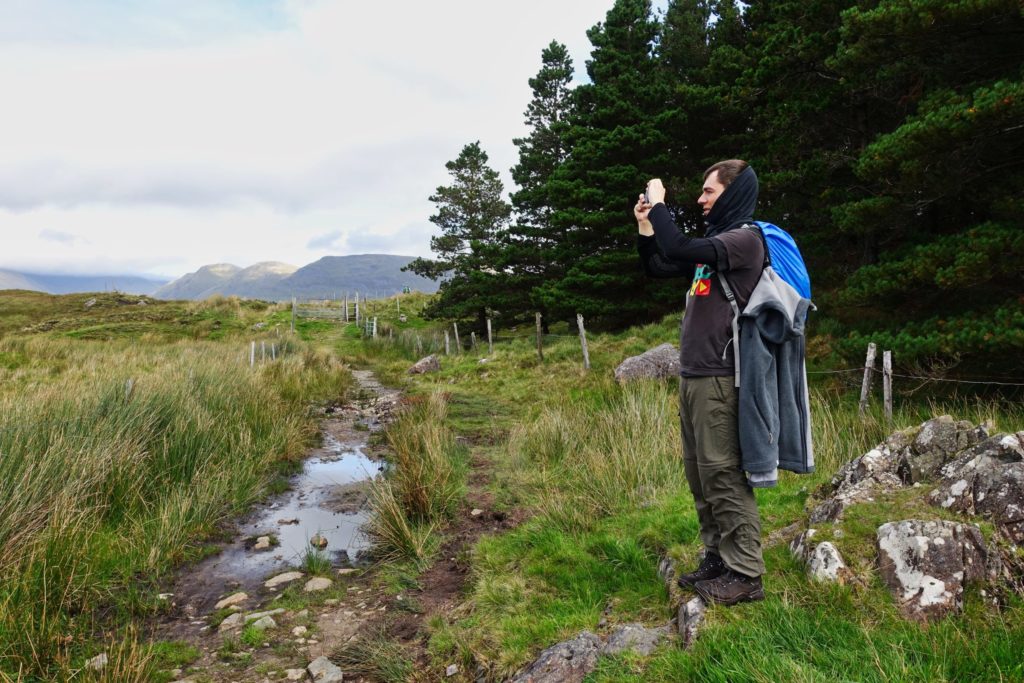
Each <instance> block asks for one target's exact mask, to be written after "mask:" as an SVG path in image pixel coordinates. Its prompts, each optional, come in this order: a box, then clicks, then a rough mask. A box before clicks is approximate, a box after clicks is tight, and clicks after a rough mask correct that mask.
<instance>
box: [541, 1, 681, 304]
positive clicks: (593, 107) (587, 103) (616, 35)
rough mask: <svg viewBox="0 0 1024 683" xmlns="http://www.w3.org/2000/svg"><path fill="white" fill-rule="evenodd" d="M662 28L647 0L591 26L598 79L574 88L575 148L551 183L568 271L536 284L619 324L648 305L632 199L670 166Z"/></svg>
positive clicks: (592, 64)
mask: <svg viewBox="0 0 1024 683" xmlns="http://www.w3.org/2000/svg"><path fill="white" fill-rule="evenodd" d="M657 33H658V24H657V22H656V21H655V20H654V18H653V17H652V15H651V6H650V2H649V1H648V0H617V1H616V3H615V5H614V6H613V7H612V9H610V10H609V11H608V13H607V16H606V20H605V21H604V22H603V23H600V24H598V25H596V26H594V27H593V28H591V29H590V30H589V31H588V33H587V35H588V37H589V38H590V41H591V44H592V45H593V47H594V49H593V51H592V53H591V59H590V60H589V61H588V62H587V73H588V75H589V76H590V81H591V82H590V83H587V84H584V85H580V86H578V87H577V88H576V89H575V90H574V91H573V96H574V97H573V99H574V106H573V109H572V115H571V118H570V125H569V128H568V130H567V132H566V139H567V141H568V147H569V150H570V151H569V156H568V157H567V158H566V159H565V161H564V163H562V164H561V165H560V166H559V167H558V168H557V169H556V170H555V172H554V173H553V174H552V177H551V180H550V182H549V183H548V186H549V195H548V196H549V197H550V201H551V205H552V209H553V210H552V213H551V216H550V222H551V225H552V226H554V230H555V234H556V235H557V239H558V243H557V244H556V245H554V246H553V249H552V253H553V254H554V258H555V260H556V262H557V263H564V264H567V265H568V268H567V271H566V273H565V276H564V277H562V278H560V279H558V280H556V281H549V282H546V283H544V284H543V285H542V286H541V287H540V288H538V290H537V294H538V299H539V301H540V302H541V303H542V304H543V305H544V306H545V307H546V308H547V309H548V310H550V311H551V312H552V315H553V316H558V317H561V318H564V319H571V318H572V317H573V316H574V314H575V313H582V314H583V315H584V316H586V317H588V318H596V319H597V322H598V323H605V324H619V323H622V322H631V321H636V320H641V319H646V318H648V317H649V315H650V310H651V306H652V303H651V300H650V297H649V296H648V293H647V292H646V290H645V287H646V282H645V279H644V278H643V276H642V272H641V269H640V265H639V262H638V259H637V256H636V247H635V242H636V222H635V220H634V219H633V216H632V207H633V204H634V203H635V202H636V197H637V194H638V193H639V192H641V191H643V188H644V183H645V182H646V181H647V179H649V178H650V177H652V176H653V175H655V174H656V173H657V172H658V171H659V169H662V168H664V166H665V163H664V159H663V158H662V157H661V156H660V155H661V154H662V153H663V150H664V146H665V135H664V134H663V132H662V131H661V130H660V129H659V125H658V123H659V121H658V118H659V115H660V113H661V111H662V110H663V108H664V102H665V97H664V88H663V83H662V79H661V78H660V77H659V76H658V74H657V73H656V70H655V62H654V59H653V48H654V44H655V40H656V37H657Z"/></svg>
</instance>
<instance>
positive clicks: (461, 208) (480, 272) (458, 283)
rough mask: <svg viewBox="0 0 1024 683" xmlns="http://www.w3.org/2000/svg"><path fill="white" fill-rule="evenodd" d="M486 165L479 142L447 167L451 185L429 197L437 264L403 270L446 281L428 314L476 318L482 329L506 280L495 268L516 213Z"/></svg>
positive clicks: (424, 263) (421, 261)
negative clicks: (502, 239)
mask: <svg viewBox="0 0 1024 683" xmlns="http://www.w3.org/2000/svg"><path fill="white" fill-rule="evenodd" d="M487 160H488V159H487V153H486V152H484V151H483V150H482V149H481V148H480V143H479V141H478V142H473V143H471V144H468V145H466V146H465V147H463V149H462V152H461V153H460V154H459V156H458V158H457V159H455V160H454V161H449V162H448V163H447V164H445V168H447V169H448V172H449V173H450V174H451V176H452V184H451V185H444V186H441V187H439V188H437V191H436V192H435V193H434V194H433V195H431V197H430V201H432V202H434V204H436V205H437V213H436V214H434V215H433V216H431V217H430V222H431V223H433V224H434V225H436V226H437V227H439V228H440V229H441V234H440V235H436V236H434V237H432V238H430V249H431V251H433V252H434V253H435V254H436V255H437V257H438V258H437V259H436V260H431V259H424V258H418V259H415V260H413V261H412V262H411V263H409V265H408V266H406V267H405V268H404V269H403V270H411V271H412V272H414V273H416V274H417V275H422V276H424V277H428V278H430V279H432V280H437V279H440V278H446V279H445V280H444V281H443V282H442V283H441V287H440V290H439V296H438V297H437V298H436V299H435V300H434V301H433V302H432V303H431V305H430V308H429V309H428V314H430V315H436V316H443V317H446V318H475V319H476V322H477V325H478V327H479V328H480V329H483V327H484V324H485V321H486V317H487V309H488V308H490V307H492V306H493V305H494V303H495V302H494V297H495V295H496V292H498V291H499V290H500V285H499V282H500V280H501V276H500V274H499V273H497V272H496V271H495V269H494V267H493V264H494V262H495V260H496V258H495V252H496V249H497V237H498V234H499V233H500V232H501V231H502V230H504V229H505V228H506V227H507V224H508V220H509V216H510V214H511V212H512V207H511V206H509V204H508V203H507V202H506V201H505V200H504V199H503V198H502V195H503V194H504V191H505V188H504V186H503V185H502V182H501V179H500V178H499V177H498V172H497V171H495V170H494V169H492V168H491V167H490V166H488V165H487Z"/></svg>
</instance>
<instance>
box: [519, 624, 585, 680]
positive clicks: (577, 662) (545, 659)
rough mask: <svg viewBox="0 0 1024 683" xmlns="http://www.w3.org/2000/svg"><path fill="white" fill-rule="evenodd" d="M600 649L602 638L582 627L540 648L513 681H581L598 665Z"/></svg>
mask: <svg viewBox="0 0 1024 683" xmlns="http://www.w3.org/2000/svg"><path fill="white" fill-rule="evenodd" d="M600 652H601V639H600V638H598V637H597V636H596V635H594V634H593V633H591V632H589V631H584V632H583V633H581V634H579V635H578V636H576V637H575V638H573V639H571V640H566V641H563V642H561V643H558V644H557V645H552V646H551V647H549V648H548V649H546V650H544V651H543V652H541V653H540V656H539V657H538V658H537V660H536V661H535V662H534V663H533V664H531V665H530V666H529V667H527V668H526V670H524V671H523V672H522V673H520V674H519V675H518V676H516V677H515V678H513V679H512V683H581V682H582V681H583V679H584V678H586V676H587V674H589V673H590V672H591V671H593V670H594V668H595V667H596V666H597V658H598V655H599V654H600Z"/></svg>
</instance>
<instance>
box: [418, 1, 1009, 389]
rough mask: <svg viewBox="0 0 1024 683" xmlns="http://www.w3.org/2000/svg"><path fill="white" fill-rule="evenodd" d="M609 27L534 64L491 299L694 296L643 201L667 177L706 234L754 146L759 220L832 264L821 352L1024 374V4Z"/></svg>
mask: <svg viewBox="0 0 1024 683" xmlns="http://www.w3.org/2000/svg"><path fill="white" fill-rule="evenodd" d="M588 36H589V38H590V40H591V43H592V45H593V51H592V53H591V56H590V59H589V60H588V61H587V63H586V66H587V76H588V79H587V80H586V81H585V82H583V83H581V84H579V85H577V86H576V87H575V88H571V87H570V74H571V62H570V60H569V57H568V54H567V53H566V51H565V48H564V47H563V46H561V45H559V44H558V43H552V44H551V45H550V46H549V47H548V48H546V49H545V50H544V53H543V54H542V63H543V67H542V69H541V71H540V72H539V73H538V75H537V77H536V78H534V79H532V80H531V81H530V84H531V86H532V87H533V89H534V101H533V102H532V103H531V104H530V108H529V109H528V111H527V124H528V125H529V127H530V131H531V132H530V134H529V136H528V137H526V138H524V139H521V140H517V141H516V144H517V145H518V146H519V148H520V163H519V164H518V165H517V166H516V168H515V169H513V178H514V180H515V182H516V183H517V184H518V185H519V189H518V190H517V191H516V192H514V193H513V195H512V199H513V206H514V209H515V219H514V220H513V221H512V223H511V225H512V227H511V228H509V229H504V228H503V227H502V226H503V225H504V223H503V221H504V220H505V216H507V214H503V213H501V212H499V213H498V214H496V220H495V223H494V225H493V226H491V227H490V228H489V229H488V230H487V231H485V232H486V234H487V235H490V236H491V238H492V241H491V242H490V246H489V247H488V248H487V249H483V250H482V251H481V252H480V253H481V254H484V253H486V254H487V255H488V258H489V259H490V260H487V259H483V260H481V259H482V258H483V257H481V258H478V259H477V260H476V261H474V262H473V263H474V266H473V267H474V268H477V269H478V270H482V269H487V271H488V272H489V275H488V276H487V278H488V280H489V281H490V283H491V284H493V285H494V289H495V290H501V291H502V292H503V293H504V294H503V295H504V299H503V300H499V299H500V298H495V297H492V298H491V300H490V301H489V303H488V305H490V306H492V307H493V308H495V309H498V310H499V311H501V312H502V313H503V314H504V315H505V317H506V318H510V319H515V318H519V317H526V316H527V315H529V314H530V313H531V312H532V311H533V310H543V311H544V312H545V313H546V314H549V317H551V318H555V319H557V318H563V319H569V318H571V317H572V316H573V315H574V314H575V313H577V312H580V313H583V314H584V315H585V316H587V317H588V319H589V320H590V321H591V322H592V324H596V325H601V326H605V327H617V326H621V325H624V324H627V323H632V322H636V321H639V320H644V319H649V317H650V316H652V315H655V314H659V313H663V312H665V311H667V310H671V309H673V308H678V306H679V305H680V304H681V303H682V301H683V290H684V288H683V287H682V286H679V285H678V283H676V284H671V283H670V284H669V285H668V286H666V285H665V284H663V283H652V282H649V281H645V279H644V278H643V277H642V275H641V272H640V269H639V264H638V263H637V259H636V256H635V248H634V239H635V238H634V237H633V234H634V232H635V229H636V228H635V223H634V221H633V218H632V215H631V211H630V208H631V206H632V204H633V202H634V201H635V199H636V196H637V193H638V192H639V191H640V190H642V188H643V186H644V182H645V181H646V180H647V179H648V178H650V177H652V176H659V177H662V178H663V179H665V181H666V184H667V185H668V187H669V190H670V193H669V198H668V203H669V208H670V210H671V211H672V212H673V214H674V215H675V216H676V217H677V220H678V223H679V224H680V226H681V227H683V228H684V229H686V230H687V231H691V232H693V233H695V234H699V233H700V231H701V230H702V225H701V218H700V213H699V212H698V211H697V208H696V205H695V198H696V196H697V194H698V191H699V186H700V181H701V173H702V171H703V169H704V168H706V167H707V166H708V165H710V164H711V163H713V162H715V161H717V160H719V159H722V158H729V157H741V158H746V159H748V160H749V161H750V162H751V163H752V164H753V165H754V167H755V168H756V169H757V171H758V174H759V177H760V179H761V186H762V189H761V204H760V209H759V215H758V218H762V219H766V220H771V221H773V222H776V223H778V224H780V225H783V226H784V227H786V228H787V229H788V230H790V232H792V233H793V234H794V236H795V237H796V238H797V239H798V241H799V242H800V244H801V247H802V248H803V251H804V255H805V258H806V259H807V261H808V263H809V266H810V271H811V274H812V277H813V278H814V280H815V291H816V296H817V302H816V303H817V304H818V306H819V313H818V314H817V315H816V316H815V320H814V323H813V324H812V333H816V334H819V335H820V336H821V337H822V338H823V339H825V340H829V341H830V343H827V344H819V345H817V348H823V349H832V350H834V351H836V352H838V353H840V354H842V355H845V356H847V357H849V358H851V359H852V358H854V357H856V356H858V355H861V354H862V353H863V348H864V346H865V345H866V343H867V341H870V340H874V341H878V342H879V343H881V344H883V345H884V346H885V347H886V348H891V349H892V350H893V351H894V353H895V356H896V359H897V363H898V364H901V365H903V366H905V367H906V366H913V367H915V368H918V369H928V368H929V367H932V366H936V365H938V366H941V367H944V368H948V367H956V368H958V369H959V371H960V372H961V373H969V374H972V375H977V374H979V373H985V374H988V375H991V376H993V377H995V376H1002V377H1006V376H1016V377H1020V376H1021V375H1024V360H1021V359H1022V357H1024V354H1022V353H1021V352H1022V351H1024V331H1022V328H1024V326H1022V324H1021V323H1022V322H1024V296H1022V288H1021V285H1020V282H1021V278H1022V276H1024V218H1022V215H1024V213H1022V209H1024V199H1022V197H1024V192H1022V191H1024V68H1022V67H1024V10H1022V6H1021V5H1020V3H1019V2H1016V1H1014V0H973V1H971V2H953V1H945V2H943V1H939V0H860V1H859V2H853V1H851V0H816V1H815V2H806V1H805V0H773V1H772V2H766V1H759V0H754V1H751V2H746V3H742V4H740V3H737V2H735V1H734V0H670V2H669V3H668V5H667V8H666V10H665V11H664V12H663V13H655V12H654V11H653V10H652V8H651V3H650V2H649V1H648V0H617V1H616V2H614V4H613V6H612V7H611V8H610V9H609V11H608V13H607V15H606V19H605V21H603V22H601V23H599V24H597V25H596V26H594V27H593V28H591V29H590V31H589V32H588ZM460 159H461V157H460ZM469 218H470V217H469V216H468V215H467V219H469ZM481 218H482V217H481V216H473V217H472V219H473V220H475V221H477V222H479V221H480V219H481ZM481 234H483V233H481ZM477 239H481V238H480V237H478V238H477ZM438 253H439V254H441V256H442V261H444V262H445V263H448V264H449V267H451V261H450V258H449V257H448V256H445V255H444V254H443V253H442V252H440V251H439V252H438ZM446 259H447V260H446ZM460 272H461V273H462V277H463V278H471V273H470V272H469V271H467V270H465V269H464V270H462V271H460ZM457 281H458V277H456V278H453V282H457ZM476 291H477V289H473V288H471V289H470V290H466V292H465V297H466V298H465V299H464V301H466V302H468V301H470V300H472V301H473V302H475V303H472V304H467V305H466V306H464V312H462V311H463V309H458V310H459V311H460V313H459V314H460V315H464V316H466V317H469V316H470V314H471V312H475V311H478V310H479V307H480V304H479V301H478V299H479V296H478V294H475V293H474V292H476ZM462 292H463V290H462V288H461V286H459V287H457V286H456V285H454V284H453V285H450V286H448V287H447V291H446V293H445V295H446V296H447V297H448V298H449V300H450V302H451V303H454V302H455V300H460V301H462V300H463V299H461V297H462V296H463V294H462ZM447 310H449V311H450V310H453V309H452V308H451V307H450V306H449V307H448V308H447Z"/></svg>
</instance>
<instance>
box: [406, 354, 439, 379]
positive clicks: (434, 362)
mask: <svg viewBox="0 0 1024 683" xmlns="http://www.w3.org/2000/svg"><path fill="white" fill-rule="evenodd" d="M440 369H441V361H440V360H438V358H437V356H436V355H434V354H430V355H429V356H427V357H426V358H421V359H420V360H418V361H416V364H415V365H413V366H412V367H411V368H409V374H410V375H423V374H426V373H428V372H437V371H439V370H440Z"/></svg>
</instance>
